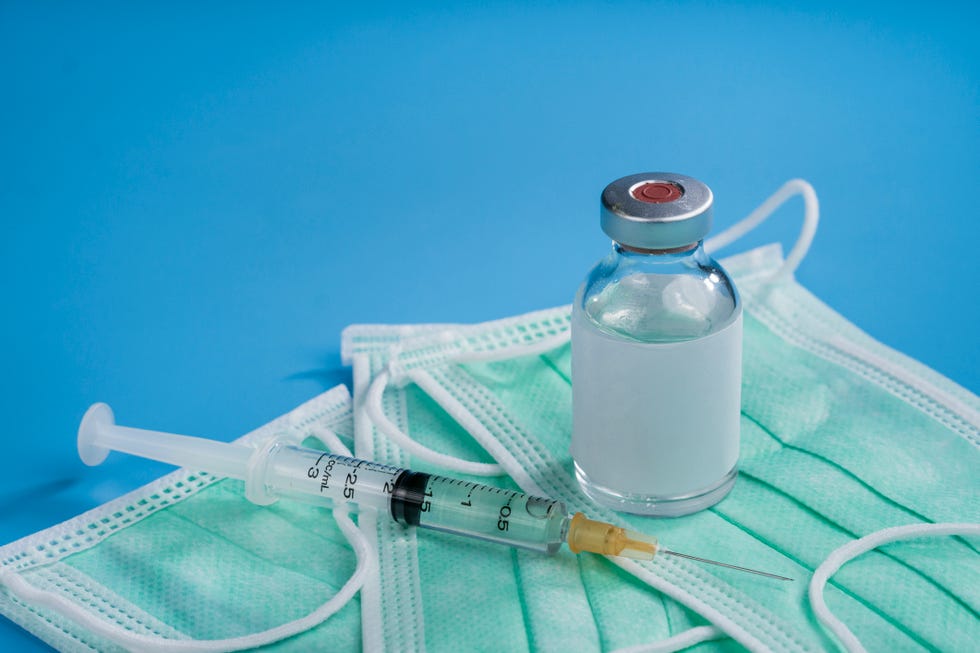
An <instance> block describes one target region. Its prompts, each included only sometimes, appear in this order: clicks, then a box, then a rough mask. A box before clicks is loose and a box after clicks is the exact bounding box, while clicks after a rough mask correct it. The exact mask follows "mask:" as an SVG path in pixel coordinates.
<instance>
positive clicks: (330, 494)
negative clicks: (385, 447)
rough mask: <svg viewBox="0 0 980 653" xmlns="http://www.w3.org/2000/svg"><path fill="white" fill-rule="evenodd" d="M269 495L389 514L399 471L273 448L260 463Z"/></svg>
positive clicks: (280, 446)
mask: <svg viewBox="0 0 980 653" xmlns="http://www.w3.org/2000/svg"><path fill="white" fill-rule="evenodd" d="M262 464H263V465H264V466H265V469H264V482H265V489H266V491H267V492H268V493H269V494H272V495H276V496H284V497H290V498H293V499H300V500H305V501H307V502H313V503H317V504H319V505H323V506H327V507H338V506H343V505H346V506H348V507H349V508H350V509H351V510H352V511H353V512H357V511H359V510H363V509H365V508H368V509H372V510H377V511H379V512H381V513H390V505H389V504H390V497H391V493H392V491H393V489H394V486H395V480H396V479H397V478H398V476H399V475H400V474H401V473H402V472H403V471H404V470H403V469H401V468H399V467H392V466H390V465H382V464H380V463H375V462H370V461H367V460H359V459H357V458H349V457H347V456H338V455H334V454H329V453H325V452H323V451H317V450H316V449H307V448H305V447H298V446H295V445H289V444H282V443H280V444H276V445H274V446H273V447H272V448H271V449H270V450H269V454H268V456H267V457H266V459H265V460H264V461H263V463H262Z"/></svg>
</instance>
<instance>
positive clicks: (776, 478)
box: [343, 181, 980, 651]
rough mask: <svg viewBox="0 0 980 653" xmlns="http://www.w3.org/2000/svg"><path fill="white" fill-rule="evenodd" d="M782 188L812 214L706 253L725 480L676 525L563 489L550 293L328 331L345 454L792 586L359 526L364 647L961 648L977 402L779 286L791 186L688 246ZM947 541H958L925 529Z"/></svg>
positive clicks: (566, 459) (972, 603)
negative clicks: (725, 343) (713, 264)
mask: <svg viewBox="0 0 980 653" xmlns="http://www.w3.org/2000/svg"><path fill="white" fill-rule="evenodd" d="M796 193H801V194H803V196H804V199H805V202H806V206H807V217H806V220H805V225H804V229H803V231H802V234H801V237H800V240H799V241H798V242H797V244H796V246H794V248H793V250H792V251H791V252H790V254H789V255H788V256H787V257H786V258H785V259H784V258H783V256H782V254H781V250H780V248H779V246H778V245H772V246H767V247H763V248H760V249H757V250H753V251H750V252H747V253H744V254H741V255H738V256H734V257H732V258H728V259H725V260H724V261H723V263H724V265H725V268H726V269H727V270H728V271H729V272H730V273H731V274H732V275H733V276H734V278H735V280H736V283H737V285H738V287H739V290H740V292H741V294H742V298H743V300H744V306H745V310H746V315H745V324H744V328H745V336H744V350H743V351H744V354H743V358H744V367H743V390H742V397H743V399H742V403H743V405H742V417H741V437H742V443H741V456H740V462H739V468H740V474H739V479H738V481H737V483H736V485H735V488H734V490H733V491H732V493H731V494H730V496H728V497H727V498H726V499H725V500H724V501H722V502H721V503H719V504H717V505H716V506H714V507H712V508H711V509H709V510H705V511H703V512H700V513H697V514H694V515H690V516H687V517H682V518H676V519H651V518H645V517H638V516H630V515H625V514H620V513H615V512H612V511H609V510H607V509H605V508H602V507H599V506H597V505H595V504H593V503H592V502H591V501H590V500H589V499H588V498H587V497H586V496H585V495H584V494H583V493H582V492H581V490H580V489H579V487H578V485H577V483H576V481H575V478H574V471H573V463H572V460H571V456H570V454H569V442H570V433H571V423H570V420H571V405H570V404H571V389H570V386H571V382H570V379H571V375H570V369H571V360H570V347H569V346H568V344H567V339H568V330H569V318H570V309H569V307H560V308H556V309H552V310H546V311H541V312H536V313H532V314H528V315H523V316H519V317H514V318H510V319H505V320H499V321H494V322H489V323H485V324H479V325H414V326H413V325H398V326H385V325H359V326H353V327H350V328H348V329H347V330H346V331H345V333H344V337H343V353H344V356H345V359H346V360H347V361H349V362H350V363H351V364H352V365H353V368H354V395H355V425H356V427H355V431H356V433H355V448H356V453H357V454H358V456H359V457H362V458H370V459H374V460H378V461H380V462H386V463H390V464H396V465H400V466H410V467H413V468H416V469H421V470H424V471H432V472H436V473H443V474H446V473H450V472H451V473H452V474H455V475H459V476H461V477H463V478H467V479H468V480H476V481H480V482H484V483H487V484H490V485H499V486H501V487H506V488H514V489H517V488H519V489H521V490H523V491H524V492H527V493H530V494H535V495H540V496H546V497H550V498H554V499H560V500H562V501H564V502H565V503H566V505H567V506H568V508H569V509H570V511H582V512H584V513H586V514H588V515H589V516H592V517H595V518H598V519H603V520H606V521H610V522H617V523H621V524H623V525H625V526H627V527H629V528H631V529H633V530H637V531H641V532H647V533H653V534H655V535H657V536H659V537H660V538H661V541H662V542H663V543H664V544H666V545H667V546H670V547H671V548H676V549H678V550H681V551H685V552H689V553H692V554H694V555H698V556H704V557H707V558H712V559H716V560H723V561H726V562H731V563H735V564H739V565H744V566H750V567H755V568H759V569H764V570H767V571H772V572H775V573H779V574H782V575H786V576H790V577H793V578H795V579H796V580H795V581H794V582H780V581H774V580H771V579H767V578H760V577H755V576H750V575H746V574H744V573H740V572H736V571H731V570H725V569H717V568H713V567H712V568H707V567H703V566H698V565H697V564H695V563H692V562H688V561H686V560H677V559H674V558H670V557H668V556H658V557H657V558H656V559H654V560H653V561H650V562H636V561H629V560H623V559H618V558H609V559H604V558H601V557H598V556H593V555H588V554H584V555H580V556H575V555H573V554H571V553H569V552H568V551H564V552H562V553H560V554H558V555H556V556H554V557H547V556H542V555H538V554H535V553H531V552H524V551H520V550H511V549H507V548H503V547H500V546H498V545H493V544H487V543H483V542H473V541H469V540H464V541H461V540H460V539H459V538H453V537H452V536H450V535H442V534H439V533H429V532H425V533H416V532H414V531H406V530H404V529H401V528H399V527H397V526H395V525H393V524H391V523H390V521H389V520H385V519H380V520H372V519H364V518H362V520H361V522H360V525H361V528H362V529H363V530H364V531H365V533H366V534H367V535H368V537H369V538H370V539H371V540H372V541H373V543H374V546H375V547H376V548H377V551H378V560H379V570H380V574H379V576H378V577H377V578H376V579H374V580H373V581H369V582H368V584H367V585H366V586H365V588H364V589H363V591H362V611H363V624H364V627H365V642H366V643H368V644H369V645H370V648H372V649H377V650H422V649H425V648H431V649H433V650H494V651H508V650H512V651H524V650H615V649H626V650H677V649H680V648H684V647H687V646H691V645H693V644H696V643H699V642H704V641H706V640H711V642H710V643H706V644H704V645H703V646H705V647H710V648H717V649H718V650H730V649H739V648H742V647H744V648H747V649H750V650H777V651H808V650H824V649H826V648H833V647H834V646H835V644H836V643H840V644H842V645H844V646H845V647H847V648H849V649H852V650H860V646H861V644H862V643H863V645H864V646H867V647H868V648H870V649H871V650H917V649H925V650H930V649H931V650H935V649H942V650H968V649H970V648H971V647H972V646H974V642H976V641H977V638H978V637H980V625H978V624H980V621H978V619H977V608H978V606H980V594H978V589H977V588H978V587H980V566H978V565H977V557H976V556H977V551H976V540H975V539H971V538H975V537H976V536H977V535H978V534H980V526H978V525H977V524H976V522H977V521H978V520H980V519H978V518H980V514H978V513H980V507H978V506H980V504H978V502H977V494H978V493H977V490H978V489H980V476H978V474H977V469H978V466H977V463H978V456H977V446H978V443H980V428H978V425H980V417H978V416H980V402H978V398H977V397H976V396H975V395H973V394H972V393H970V392H968V391H966V390H964V389H963V388H960V387H958V386H956V385H955V384H954V383H952V382H950V381H949V380H947V379H945V378H943V377H941V376H940V375H938V374H936V373H935V372H933V371H931V370H929V369H928V368H926V367H924V366H922V365H920V364H918V363H916V362H915V361H913V360H911V359H909V358H907V357H905V356H903V355H901V354H900V353H898V352H895V351H893V350H890V349H888V348H887V347H885V346H883V345H882V344H880V343H878V342H876V341H874V340H873V339H872V338H870V337H868V336H867V335H866V334H864V333H862V332H861V331H860V330H859V329H857V328H856V327H855V326H854V325H852V324H850V323H849V322H847V320H845V319H844V318H843V317H841V316H840V315H838V314H837V313H835V312H834V311H833V310H832V309H830V308H829V307H828V306H826V305H825V304H823V303H821V302H820V301H819V300H818V299H817V298H816V297H814V296H813V295H812V294H810V293H809V292H807V290H806V289H805V288H803V287H802V286H801V285H800V284H799V283H797V282H796V281H795V280H794V278H793V270H794V269H795V267H796V266H797V265H798V264H799V263H800V261H801V260H802V259H803V257H804V256H805V253H806V249H807V247H808V246H809V243H810V241H811V240H812V238H813V234H814V233H815V229H816V198H815V196H814V195H813V192H812V189H811V188H810V187H809V185H807V184H805V182H800V181H793V182H790V183H789V184H787V185H786V186H785V187H784V188H783V189H781V190H780V191H779V192H778V193H777V194H776V195H774V196H773V197H772V198H770V200H768V201H767V202H766V203H765V204H763V205H762V206H761V207H760V208H759V209H758V210H757V211H756V212H755V213H754V214H753V215H751V216H749V218H747V219H746V220H745V221H743V222H742V223H740V224H739V225H736V227H734V228H733V229H732V230H730V231H728V232H725V233H723V234H721V235H720V236H718V237H717V238H716V239H715V240H714V241H713V242H709V243H706V246H708V247H709V248H712V247H713V248H715V249H717V248H719V247H721V246H723V245H726V244H728V243H730V242H731V241H733V240H735V239H737V238H738V236H740V235H741V234H742V233H744V232H745V231H747V230H749V229H751V228H752V227H754V226H755V225H757V224H758V223H759V222H761V221H762V220H763V219H765V217H766V216H768V215H769V214H770V213H771V212H772V211H773V210H774V209H775V208H776V207H777V206H778V205H779V204H781V203H782V202H783V201H785V200H786V199H787V198H788V197H790V196H792V195H794V194H796ZM892 527H900V528H898V529H897V530H886V529H892ZM949 534H960V535H963V536H966V537H958V538H954V537H938V536H940V535H949ZM930 535H933V536H936V537H932V538H927V536H930ZM909 538H916V539H909ZM920 538H927V539H920ZM896 540H908V541H896ZM886 542H894V543H891V544H889V545H888V546H887V547H883V548H881V549H878V550H873V551H870V550H871V549H874V548H875V547H876V546H877V545H879V544H884V543H886ZM863 551H870V552H868V553H866V554H864V555H860V557H856V558H855V559H854V560H853V561H852V562H849V563H848V564H846V565H845V566H842V565H844V562H845V561H847V560H848V559H849V558H851V557H855V556H858V555H859V554H861V553H862V552H863ZM832 554H833V555H832ZM825 560H826V562H825V563H824V561H825ZM822 563H824V564H823V566H821V564H822ZM838 568H840V571H839V572H837V573H834V572H836V571H837V569H838ZM633 647H637V648H636V649H633Z"/></svg>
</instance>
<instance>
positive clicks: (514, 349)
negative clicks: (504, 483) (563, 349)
mask: <svg viewBox="0 0 980 653" xmlns="http://www.w3.org/2000/svg"><path fill="white" fill-rule="evenodd" d="M569 335H570V333H569V331H567V330H566V331H562V332H560V333H556V334H554V335H551V336H548V337H547V338H542V339H541V340H539V341H538V342H533V343H529V344H527V343H521V344H517V345H511V346H509V347H500V348H498V349H492V350H489V351H478V352H465V353H462V354H458V355H456V356H453V357H451V358H449V359H448V360H449V362H454V363H473V362H478V361H494V360H500V359H502V358H517V357H519V356H531V355H533V354H543V353H544V352H546V351H551V350H552V349H555V348H556V347H560V346H561V345H563V344H565V343H566V342H568V339H569ZM390 379H391V372H390V370H389V368H387V367H386V368H385V369H383V370H381V372H379V373H378V375H377V376H376V377H374V380H373V381H371V385H370V386H369V387H368V393H367V401H366V403H365V409H366V410H367V414H368V418H369V419H370V420H371V421H372V422H373V423H374V425H375V426H377V427H378V429H380V431H381V432H382V433H383V434H384V435H386V436H388V439H390V440H391V441H392V442H394V443H395V444H397V445H398V446H399V447H401V448H402V449H403V450H405V451H406V452H408V453H410V454H411V455H413V456H415V457H416V458H418V459H420V460H424V461H426V462H429V463H432V464H434V465H440V466H442V467H445V468H447V469H450V470H454V471H457V472H461V473H463V474H473V475H474V476H502V475H503V474H505V471H504V468H503V467H502V466H500V465H499V464H497V463H477V462H473V461H470V460H463V459H462V458H457V457H456V456H451V455H449V454H445V453H440V452H438V451H435V450H434V449H429V448H428V447H426V446H425V445H423V444H421V443H419V442H418V441H416V440H413V439H412V438H410V437H409V436H408V434H406V433H404V432H403V431H402V430H401V429H399V428H398V426H396V425H395V423H394V422H392V421H391V420H390V419H388V416H387V415H385V414H384V408H383V407H382V404H381V400H382V397H383V396H384V391H385V388H386V387H388V382H389V381H390ZM490 454H491V455H493V452H492V451H491V452H490Z"/></svg>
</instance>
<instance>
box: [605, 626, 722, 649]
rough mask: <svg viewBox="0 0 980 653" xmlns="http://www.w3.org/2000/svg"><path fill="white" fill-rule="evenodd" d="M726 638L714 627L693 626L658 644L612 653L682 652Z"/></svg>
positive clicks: (643, 645)
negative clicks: (702, 643)
mask: <svg viewBox="0 0 980 653" xmlns="http://www.w3.org/2000/svg"><path fill="white" fill-rule="evenodd" d="M725 637H728V635H726V634H725V632H724V631H723V630H721V629H720V628H716V627H714V626H695V627H693V628H689V629H687V630H685V631H684V632H681V633H677V634H676V635H674V636H673V637H668V638H667V639H662V640H660V641H659V642H649V643H645V644H637V645H636V646H627V647H624V648H618V649H616V650H615V651H613V653H674V651H682V650H684V649H686V648H690V647H692V646H694V645H695V644H700V643H701V642H710V641H712V640H715V639H723V638H725Z"/></svg>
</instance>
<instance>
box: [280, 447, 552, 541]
mask: <svg viewBox="0 0 980 653" xmlns="http://www.w3.org/2000/svg"><path fill="white" fill-rule="evenodd" d="M263 465H264V469H263V470H262V473H263V478H264V482H265V490H266V492H268V493H269V494H271V495H277V496H288V497H290V498H294V499H300V500H305V501H313V502H315V503H318V504H320V505H323V506H328V507H336V506H340V505H346V506H348V507H349V508H350V509H352V510H354V511H358V510H363V509H366V508H367V509H372V510H376V511H378V513H379V514H380V515H383V516H386V517H389V518H391V519H394V520H395V521H397V522H399V523H401V524H404V525H406V526H419V527H422V528H430V529H433V530H440V531H445V532H448V533H454V534H457V535H465V536H469V537H476V538H479V539H483V540H489V541H492V542H499V543H501V544H507V545H509V546H516V547H521V548H525V549H531V550H534V551H540V552H542V553H555V552H557V551H558V549H559V548H561V545H562V542H564V539H565V531H566V529H567V527H568V513H567V511H566V510H565V505H564V504H563V503H561V502H560V501H554V500H552V499H543V498H539V497H533V496H529V495H527V494H524V493H522V492H517V491H514V490H504V489H501V488H496V487H491V486H488V485H481V484H479V483H471V482H468V481H463V480H461V479H455V478H447V477H444V476H436V475H432V474H426V473H423V472H413V471H411V470H407V469H402V468H399V467H392V466H390V465H382V464H380V463H374V462H369V461H366V460H359V459H357V458H348V457H346V456H337V455H334V454H329V453H325V452H322V451H317V450H315V449H306V448H304V447H298V446H294V445H287V444H282V443H280V444H276V445H274V446H272V447H271V449H270V450H269V454H268V456H267V457H266V459H265V461H263Z"/></svg>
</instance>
